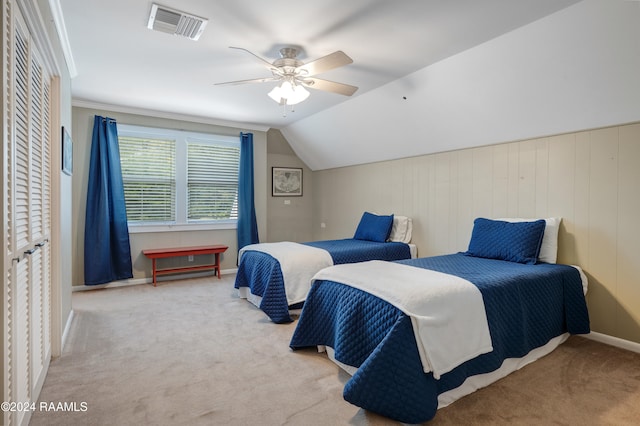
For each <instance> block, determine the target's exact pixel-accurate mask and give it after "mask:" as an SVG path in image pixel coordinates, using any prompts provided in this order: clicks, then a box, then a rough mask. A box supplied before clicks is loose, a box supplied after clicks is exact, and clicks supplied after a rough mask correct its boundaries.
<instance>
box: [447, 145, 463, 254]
mask: <svg viewBox="0 0 640 426" xmlns="http://www.w3.org/2000/svg"><path fill="white" fill-rule="evenodd" d="M448 158H449V182H450V184H449V185H450V186H449V188H450V190H451V195H450V196H449V212H450V219H449V235H448V241H447V250H446V253H445V254H447V253H455V252H458V251H464V250H466V249H467V246H466V245H465V246H460V245H459V244H458V240H459V237H458V235H459V234H460V233H461V230H460V227H459V226H458V223H457V222H456V220H455V218H456V217H457V216H458V208H459V207H458V202H459V200H458V191H459V189H460V184H459V182H458V177H459V175H458V155H457V153H455V152H450V153H448Z"/></svg>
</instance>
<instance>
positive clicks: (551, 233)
mask: <svg viewBox="0 0 640 426" xmlns="http://www.w3.org/2000/svg"><path fill="white" fill-rule="evenodd" d="M496 220H503V221H505V222H533V221H535V220H539V219H521V218H501V219H496ZM544 221H545V222H546V225H545V227H544V235H543V236H542V245H541V246H540V254H538V260H539V261H540V262H546V263H556V260H557V259H558V230H559V229H560V222H562V218H561V217H548V218H546V219H544Z"/></svg>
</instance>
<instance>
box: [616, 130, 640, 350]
mask: <svg viewBox="0 0 640 426" xmlns="http://www.w3.org/2000/svg"><path fill="white" fill-rule="evenodd" d="M639 187H640V124H634V125H628V126H623V127H621V128H620V152H619V161H618V236H617V250H616V251H617V255H618V256H617V272H618V276H617V282H618V288H617V300H619V301H620V311H619V312H618V318H617V319H618V322H619V324H617V327H618V328H619V329H620V334H621V335H620V337H622V338H623V339H628V340H632V341H636V342H637V341H640V285H639V283H640V263H639V262H638V261H637V256H636V253H637V249H638V241H640V222H638V218H639V214H640V189H639Z"/></svg>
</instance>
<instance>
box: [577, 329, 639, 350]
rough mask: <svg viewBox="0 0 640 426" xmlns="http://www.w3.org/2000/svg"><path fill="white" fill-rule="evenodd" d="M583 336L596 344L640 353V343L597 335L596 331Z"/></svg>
mask: <svg viewBox="0 0 640 426" xmlns="http://www.w3.org/2000/svg"><path fill="white" fill-rule="evenodd" d="M581 336H583V337H586V338H587V339H591V340H595V341H596V342H600V343H605V344H607V345H611V346H615V347H616V348H621V349H626V350H628V351H631V352H636V353H640V343H636V342H632V341H630V340H625V339H620V338H619V337H613V336H609V335H607V334H602V333H597V332H595V331H592V332H591V333H589V334H581Z"/></svg>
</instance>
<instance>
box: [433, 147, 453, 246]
mask: <svg viewBox="0 0 640 426" xmlns="http://www.w3.org/2000/svg"><path fill="white" fill-rule="evenodd" d="M433 169H434V179H433V190H434V192H433V194H432V199H433V202H432V203H431V216H432V220H431V224H430V229H432V232H433V235H434V237H435V238H434V241H433V242H434V246H433V249H432V252H433V253H448V252H449V237H450V234H449V230H450V226H449V225H450V221H451V213H452V212H451V210H450V208H451V202H450V200H451V195H452V193H451V176H450V171H451V165H450V155H449V154H448V153H444V154H436V155H434V167H433Z"/></svg>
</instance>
